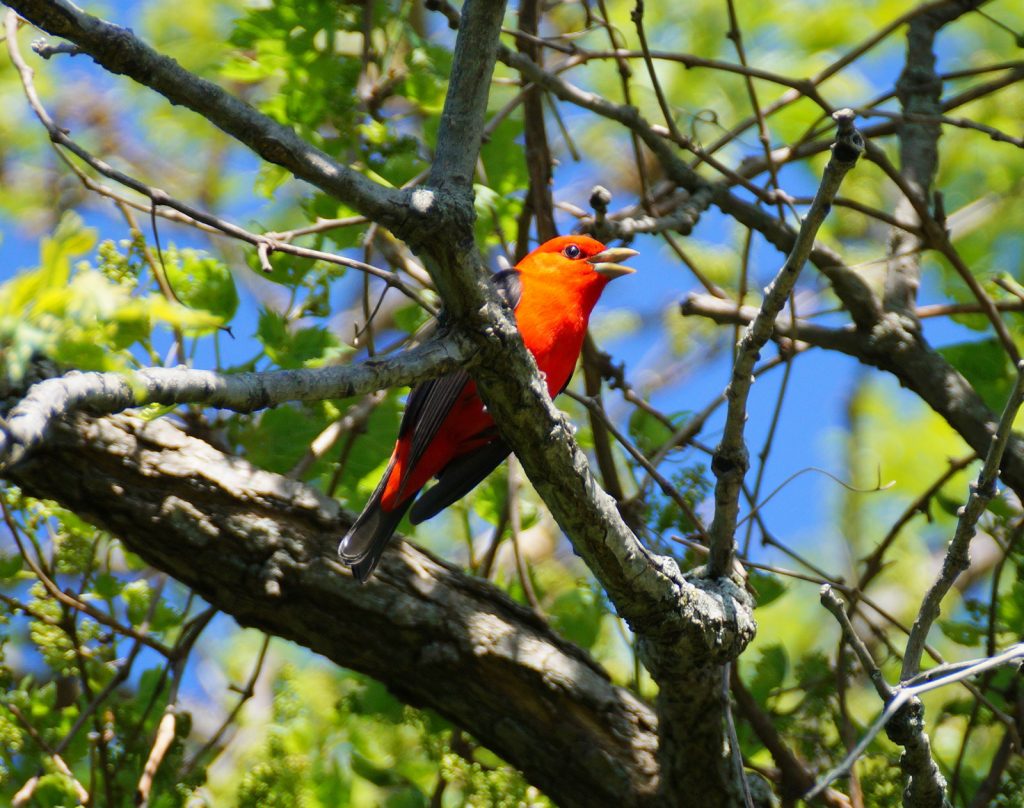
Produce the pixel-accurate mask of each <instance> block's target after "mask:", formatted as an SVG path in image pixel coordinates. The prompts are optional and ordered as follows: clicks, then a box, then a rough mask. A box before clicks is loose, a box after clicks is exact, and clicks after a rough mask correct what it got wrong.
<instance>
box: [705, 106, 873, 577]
mask: <svg viewBox="0 0 1024 808" xmlns="http://www.w3.org/2000/svg"><path fill="white" fill-rule="evenodd" d="M833 117H834V118H835V119H836V122H837V123H838V127H839V131H838V134H837V136H836V143H835V146H833V149H832V158H831V159H830V160H829V162H828V165H827V166H826V167H825V173H824V176H823V177H822V180H821V184H820V185H819V187H818V192H817V194H815V197H814V202H812V203H811V207H810V209H809V210H808V211H807V215H806V216H805V217H804V220H803V222H802V224H801V226H800V232H799V234H798V235H797V239H796V243H795V244H794V245H793V250H792V252H791V253H790V254H789V257H788V258H787V259H786V262H785V263H784V264H783V265H782V269H780V270H779V272H778V274H777V275H776V276H775V279H774V280H773V281H772V283H771V286H769V287H768V291H767V293H766V294H765V297H764V301H763V302H762V304H761V308H760V310H759V311H758V313H757V316H756V317H755V318H754V320H753V321H752V322H751V324H750V325H749V326H748V328H747V330H746V332H745V333H744V335H743V338H742V339H741V340H740V344H739V345H738V346H737V352H736V361H735V363H734V365H733V371H732V379H731V380H730V382H729V386H728V387H727V388H726V398H727V399H728V412H727V415H726V422H725V431H724V433H723V436H722V441H721V443H720V444H719V446H718V448H717V449H716V450H715V455H714V459H713V461H712V464H711V470H712V471H713V472H714V473H715V476H716V477H717V478H718V479H717V484H716V485H715V516H714V519H713V521H712V523H711V528H710V533H711V555H710V562H709V568H710V573H711V575H712V577H719V576H722V575H727V574H728V573H729V571H730V570H731V569H732V562H733V553H734V550H735V538H734V534H735V532H736V521H737V518H738V515H739V499H740V488H741V486H742V484H743V477H744V475H745V474H746V472H747V467H748V465H749V461H748V455H747V448H746V444H745V443H744V440H743V432H744V425H745V423H746V419H747V398H748V396H749V393H750V386H751V382H752V381H753V376H752V375H751V374H752V373H753V370H754V364H755V363H756V362H757V359H758V358H759V356H760V352H761V348H763V347H764V345H765V343H767V342H768V339H769V338H770V337H771V335H772V331H773V330H774V327H775V318H776V317H778V315H779V313H780V312H781V311H782V308H783V306H785V305H786V300H788V299H789V295H790V292H792V290H793V287H794V286H795V284H796V280H797V277H798V276H799V274H800V270H801V269H802V268H803V266H804V264H805V263H806V262H807V257H808V255H809V254H810V252H811V249H812V248H813V247H814V238H815V236H816V235H817V233H818V229H819V228H820V227H821V225H822V222H824V221H825V216H826V215H827V214H828V211H829V209H830V208H831V206H832V199H833V198H834V197H835V195H836V194H837V193H838V191H839V186H840V184H841V183H842V181H843V178H844V177H845V176H846V174H847V172H848V171H849V170H850V169H851V168H853V166H854V165H855V164H856V162H857V159H858V158H859V157H860V155H861V154H862V153H863V151H864V142H863V140H862V139H861V136H860V133H859V132H858V131H857V130H856V129H855V128H854V126H853V113H852V112H851V111H850V110H841V111H839V112H837V113H836V114H835V115H834V116H833Z"/></svg>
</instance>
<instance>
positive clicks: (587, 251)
mask: <svg viewBox="0 0 1024 808" xmlns="http://www.w3.org/2000/svg"><path fill="white" fill-rule="evenodd" d="M634 255H638V253H637V251H636V250H631V249H630V248H629V247H605V246H604V245H603V244H602V243H601V242H600V241H598V240H597V239H593V238H590V237H589V236H559V237H558V238H553V239H551V240H550V241H546V242H544V243H543V244H541V245H540V246H539V247H538V248H537V249H536V250H534V251H533V252H532V253H530V254H529V255H528V256H526V258H524V259H523V260H522V262H521V263H520V264H519V267H520V269H523V270H526V271H530V269H533V268H537V269H540V268H543V269H546V270H549V271H556V272H558V273H559V274H561V275H564V276H565V277H566V279H568V278H570V277H576V278H578V279H579V280H590V279H595V278H603V279H604V280H605V281H609V280H611V279H612V278H618V277H620V276H622V275H630V274H632V273H633V272H636V270H635V269H630V268H629V267H627V266H622V264H620V263H619V261H625V260H626V259H627V258H631V257H632V256H634Z"/></svg>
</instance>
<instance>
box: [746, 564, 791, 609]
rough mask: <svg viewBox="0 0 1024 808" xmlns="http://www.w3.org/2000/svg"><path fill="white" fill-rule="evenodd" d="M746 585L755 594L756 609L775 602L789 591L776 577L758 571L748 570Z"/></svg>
mask: <svg viewBox="0 0 1024 808" xmlns="http://www.w3.org/2000/svg"><path fill="white" fill-rule="evenodd" d="M748 583H749V584H750V586H751V587H753V589H754V591H755V592H756V593H757V606H758V608H760V607H762V606H767V605H768V604H769V603H771V602H772V601H773V600H777V599H778V598H780V597H781V596H782V595H784V594H785V593H786V591H787V590H788V589H789V587H788V586H786V584H785V583H784V582H783V581H782V579H781V578H780V577H779V576H778V575H772V574H771V573H767V572H761V571H760V570H750V578H749V580H748Z"/></svg>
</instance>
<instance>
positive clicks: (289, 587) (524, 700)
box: [4, 414, 658, 806]
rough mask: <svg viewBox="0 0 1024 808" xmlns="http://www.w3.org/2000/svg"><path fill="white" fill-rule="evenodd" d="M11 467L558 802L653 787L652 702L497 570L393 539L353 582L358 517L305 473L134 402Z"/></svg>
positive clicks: (615, 799)
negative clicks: (539, 614)
mask: <svg viewBox="0 0 1024 808" xmlns="http://www.w3.org/2000/svg"><path fill="white" fill-rule="evenodd" d="M82 468H89V469H90V473H89V474H85V475H83V474H81V472H80V469H82ZM4 475H5V477H6V478H7V479H8V480H10V481H11V482H13V483H15V484H17V485H19V486H21V487H22V489H23V490H24V491H25V492H26V493H29V494H31V495H32V496H36V497H45V498H48V499H55V500H57V501H58V502H60V503H61V504H62V505H63V506H65V507H67V508H70V509H72V510H74V511H75V512H76V513H79V514H82V515H83V516H84V517H86V518H89V519H91V520H92V521H94V522H96V523H97V524H99V525H102V526H103V527H104V528H106V529H108V530H110V531H111V532H113V533H114V534H115V535H117V536H118V537H119V538H120V539H121V540H122V541H124V543H125V544H126V545H127V546H128V547H129V548H130V549H131V550H132V551H134V552H136V553H138V554H139V555H141V556H142V557H143V558H144V559H145V560H146V561H147V562H149V563H151V564H153V565H154V566H156V567H158V568H160V569H162V570H164V571H166V572H167V573H168V574H170V575H172V576H174V577H175V578H177V579H178V580H180V581H182V582H183V583H185V584H186V585H188V586H191V587H193V588H194V589H195V590H196V591H197V592H199V593H200V594H202V595H203V597H205V598H206V599H207V600H208V601H209V602H210V603H211V604H212V605H214V606H216V607H217V608H219V609H222V610H224V611H225V612H227V613H229V614H231V615H232V616H234V617H235V619H236V620H238V621H239V623H241V624H242V625H246V626H256V627H258V628H260V629H262V630H264V631H267V632H270V633H272V634H275V635H277V636H281V637H284V638H286V639H289V640H292V641H294V642H297V643H300V644H301V645H305V646H306V647H308V648H311V649H312V650H314V651H316V652H318V653H320V654H323V655H324V656H326V657H328V658H329V659H331V660H333V661H334V662H337V663H338V664H340V665H345V666H346V667H350V668H353V669H355V670H359V671H362V672H364V673H366V674H368V675H370V676H373V677H374V678H377V679H379V680H380V681H382V682H384V683H385V684H386V685H387V686H388V687H389V688H390V689H391V690H392V691H393V692H394V693H395V694H396V695H397V696H398V697H399V698H401V699H403V700H405V701H407V702H409V703H411V704H418V705H423V706H426V707H430V708H431V709H435V710H437V711H438V712H439V713H441V714H443V715H445V716H446V717H448V718H450V719H451V720H452V721H454V722H455V723H456V724H458V725H459V726H461V727H463V728H465V729H466V730H467V731H468V732H470V733H472V734H473V735H474V736H475V737H477V738H478V739H480V741H481V742H482V743H484V744H486V745H487V746H488V747H490V748H491V749H493V750H494V751H496V752H497V753H498V754H500V755H502V756H503V757H505V758H506V759H507V760H508V761H509V762H511V763H512V764H513V765H514V766H516V767H517V768H520V769H522V770H523V772H524V773H525V774H526V776H527V778H528V779H530V780H531V782H533V783H535V784H536V785H538V786H539V787H540V788H542V789H543V790H544V791H545V792H546V793H547V794H549V795H550V796H551V798H552V799H553V800H555V801H556V802H557V803H558V804H559V805H567V806H590V805H619V804H621V805H644V804H650V802H651V800H653V799H654V797H653V795H654V794H655V791H656V789H657V782H658V773H657V764H656V761H655V753H656V749H657V738H656V735H655V731H656V726H655V725H656V722H655V718H654V716H653V715H652V713H651V711H650V710H649V708H647V707H646V706H644V705H643V704H642V703H641V702H640V701H638V700H637V699H636V698H635V697H634V696H633V695H631V694H630V693H629V692H628V691H625V690H623V689H621V688H618V687H615V686H614V685H613V684H612V683H611V682H609V681H608V679H607V676H606V674H605V673H604V672H603V671H602V670H601V669H600V668H599V667H598V666H597V664H596V663H595V662H593V661H592V660H591V659H590V658H589V657H588V656H587V655H586V654H585V653H584V652H583V651H581V650H580V649H578V648H577V647H575V646H573V645H572V644H570V643H568V642H566V641H565V640H562V639H561V638H559V637H558V636H556V635H555V634H554V633H553V632H552V631H551V630H550V629H549V628H548V627H547V626H546V625H545V624H544V623H543V622H541V621H540V620H538V619H537V618H536V617H535V616H534V615H532V614H531V613H530V612H529V611H528V610H526V609H524V608H523V607H521V606H518V605H517V604H515V603H513V602H512V601H511V600H510V599H509V598H508V597H506V596H505V595H504V594H502V593H501V592H500V591H498V590H497V589H496V588H494V587H493V586H492V585H490V584H488V583H486V582H484V581H482V580H480V579H477V578H471V577H468V576H466V575H464V574H462V573H460V572H458V571H456V570H455V569H453V568H452V567H451V566H449V565H447V564H444V563H442V562H439V561H437V560H436V559H434V558H433V557H432V556H430V555H428V554H426V553H425V552H423V551H421V550H418V549H416V548H415V547H413V546H411V545H409V544H405V543H402V542H395V543H394V544H393V550H391V551H389V552H388V553H386V554H385V557H384V560H383V562H382V564H381V568H380V571H379V572H378V574H377V576H376V578H375V579H374V581H373V582H372V583H370V584H367V585H365V586H361V585H359V584H358V583H357V582H356V581H355V580H354V579H353V578H352V577H351V576H349V575H348V574H346V572H345V568H344V567H343V566H342V565H341V564H340V563H339V562H338V561H337V560H336V555H335V538H334V537H335V536H337V535H338V533H339V532H342V531H344V529H345V525H346V524H347V522H348V520H349V518H350V517H347V516H339V514H338V509H337V506H336V505H335V504H334V502H333V501H331V500H329V499H327V498H326V497H324V496H323V495H322V494H320V493H319V492H317V491H316V490H314V489H312V488H309V487H307V486H305V485H302V484H301V483H297V482H294V481H292V480H288V479H286V478H284V477H281V476H279V475H276V474H271V473H269V472H265V471H261V470H259V469H256V468H254V467H252V466H250V465H249V464H248V463H246V462H245V461H244V460H241V459H239V458H237V457H230V456H227V455H224V454H222V453H220V452H218V451H216V450H215V449H213V448H212V447H210V446H209V445H208V444H205V443H203V442H202V441H199V440H197V439H195V438H191V437H189V436H187V435H186V434H185V433H183V432H182V431H181V430H179V429H178V428H177V427H175V426H173V425H172V424H170V423H169V422H167V421H163V420H160V421H153V422H144V421H142V420H140V419H138V418H135V417H131V416H126V415H120V416H113V417H109V418H102V419H96V418H93V417H90V416H87V415H83V414H79V415H77V416H74V417H72V418H71V419H68V420H65V421H62V422H61V423H60V424H59V425H57V426H56V428H55V429H54V431H53V436H52V439H51V440H50V441H48V442H47V443H46V444H44V445H43V446H41V447H40V448H39V449H38V451H37V452H35V453H34V454H32V455H31V456H30V457H28V458H27V459H26V460H25V462H23V463H21V464H20V465H18V466H17V467H15V468H13V469H8V470H6V471H5V472H4Z"/></svg>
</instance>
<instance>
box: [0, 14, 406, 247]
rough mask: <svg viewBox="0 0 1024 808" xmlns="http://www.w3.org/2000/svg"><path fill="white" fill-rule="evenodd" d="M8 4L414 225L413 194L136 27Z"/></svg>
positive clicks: (367, 211)
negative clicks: (323, 146)
mask: <svg viewBox="0 0 1024 808" xmlns="http://www.w3.org/2000/svg"><path fill="white" fill-rule="evenodd" d="M7 5H8V6H9V7H10V8H12V9H14V10H15V11H17V12H18V14H20V15H21V16H22V17H24V18H25V19H26V20H29V21H30V22H31V23H32V24H33V25H36V26H37V27H39V28H40V29H42V30H43V31H46V32H47V33H50V34H53V35H54V36H59V37H63V38H64V39H67V40H70V41H71V42H73V43H74V44H75V45H77V46H78V47H79V48H80V49H81V51H82V52H83V53H87V54H89V56H91V57H92V58H93V59H94V60H95V61H96V62H97V63H98V64H99V65H100V66H102V67H104V68H106V69H107V70H108V71H110V72H111V73H114V74H117V75H125V76H128V77H129V78H132V79H134V80H135V81H137V82H138V83H139V84H142V85H144V86H146V87H150V88H151V89H153V90H156V91H157V92H158V93H160V94H161V95H163V96H164V97H165V98H166V99H167V100H168V101H170V102H171V103H172V104H178V105H181V106H184V107H187V108H188V109H190V110H192V111H193V112H196V113H198V114H199V115H202V116H203V117H204V118H206V119H207V120H209V121H210V122H211V123H213V124H214V125H216V126H218V127H220V128H221V129H223V130H224V131H225V132H227V133H228V134H229V135H231V136H232V137H234V138H236V139H237V140H238V141H240V142H241V143H244V144H245V145H246V146H248V147H249V148H250V149H252V150H253V151H254V152H255V153H256V154H258V155H259V156H260V157H262V158H263V159H264V160H266V161H267V162H270V163H275V164H277V165H280V166H283V167H284V168H286V169H288V170H289V171H290V172H291V173H292V174H294V175H295V176H296V177H298V178H299V179H303V180H306V181H307V182H309V183H311V184H312V185H315V186H316V187H318V188H320V189H321V190H323V191H325V192H326V193H329V194H331V195H332V196H334V197H336V198H337V199H341V200H344V201H345V202H347V203H348V204H350V205H351V206H352V207H353V208H355V209H356V210H358V211H359V212H360V213H362V214H363V215H365V216H367V217H368V218H370V219H373V220H374V221H379V222H381V223H383V224H385V225H386V226H388V227H389V228H391V229H393V230H395V232H398V233H401V231H402V230H404V229H408V226H409V223H407V222H406V220H407V218H410V217H411V218H413V219H415V214H416V212H417V209H416V206H415V205H410V204H408V200H409V198H410V194H408V193H406V192H402V191H398V190H395V189H392V188H386V187H384V186H383V185H379V184H377V183H376V182H374V181H373V180H370V179H368V178H366V177H364V176H363V175H362V174H359V173H357V172H356V171H353V170H352V169H351V168H348V167H347V166H343V165H341V164H339V163H337V162H335V161H334V160H333V159H331V157H329V156H328V155H327V154H325V153H324V152H322V151H320V150H319V149H317V148H315V147H313V146H311V145H310V144H309V143H306V142H305V141H304V140H302V138H300V137H299V136H298V135H296V134H295V132H294V131H293V130H292V129H290V128H288V127H287V126H282V125H281V124H279V123H277V122H276V121H274V120H273V119H272V118H270V117H268V116H266V115H264V114H262V113H260V112H257V111H256V110H255V109H253V108H252V107H251V106H249V105H248V104H246V103H245V102H244V101H240V100H239V99H237V98H235V97H234V96H232V95H230V94H229V93H228V92H226V91H225V90H224V89H223V88H221V87H219V86H217V85H216V84H214V83H213V82H210V81H207V80H206V79H203V78H200V77H199V76H196V75H195V74H193V73H190V72H189V71H188V70H185V69H184V68H183V67H182V66H181V65H179V64H178V63H177V62H176V61H175V60H174V59H171V58H170V57H168V56H164V55H162V54H160V53H157V52H156V51H155V50H153V48H151V47H150V46H149V45H147V44H146V43H145V42H143V41H142V40H141V39H139V38H138V37H137V36H135V34H133V33H132V32H131V31H130V30H129V29H127V28H124V27H122V26H120V25H115V24H114V23H111V22H107V21H106V20H102V19H100V18H98V17H94V16H92V15H91V14H87V13H86V12H84V11H82V10H81V9H80V8H78V7H77V6H75V5H73V4H72V3H70V2H67V0H11V2H8V3H7Z"/></svg>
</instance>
